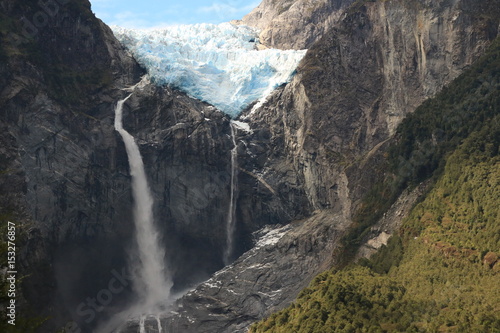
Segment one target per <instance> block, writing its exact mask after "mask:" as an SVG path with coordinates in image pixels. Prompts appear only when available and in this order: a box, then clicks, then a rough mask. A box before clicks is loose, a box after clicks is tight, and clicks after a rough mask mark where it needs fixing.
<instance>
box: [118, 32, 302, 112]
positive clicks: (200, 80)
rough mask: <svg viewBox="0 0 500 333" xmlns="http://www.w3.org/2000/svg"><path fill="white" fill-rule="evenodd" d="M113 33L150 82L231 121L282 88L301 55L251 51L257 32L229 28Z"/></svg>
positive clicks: (297, 52) (290, 52)
mask: <svg viewBox="0 0 500 333" xmlns="http://www.w3.org/2000/svg"><path fill="white" fill-rule="evenodd" d="M113 32H114V34H115V36H116V37H117V38H118V40H119V41H120V42H121V43H122V44H123V45H125V47H127V48H128V49H129V50H130V51H131V52H132V54H133V55H134V57H135V58H136V59H137V61H138V62H139V63H140V64H141V65H142V66H144V67H145V68H146V69H147V71H148V74H149V75H150V78H151V80H152V81H153V82H155V83H157V84H160V85H163V84H168V85H170V86H173V87H176V88H179V89H181V90H183V91H185V92H186V93H187V94H188V95H190V96H192V97H194V98H197V99H200V100H203V101H206V102H208V103H210V104H213V105H214V106H216V107H217V108H219V109H220V110H221V111H223V112H225V113H227V114H229V115H230V116H232V117H235V116H236V115H238V114H239V113H240V112H241V111H242V110H243V109H244V108H245V107H247V106H248V105H249V104H250V103H252V102H254V101H256V100H261V99H263V98H265V97H266V96H267V95H269V94H270V93H271V92H272V91H273V90H274V89H275V88H276V87H278V86H279V85H281V84H283V83H286V82H288V81H289V80H290V79H291V77H292V75H293V72H294V71H295V69H296V67H297V65H298V63H299V61H300V60H301V59H302V57H303V56H304V55H305V52H306V50H299V51H295V50H286V51H283V50H276V49H266V50H261V51H257V50H256V43H257V35H258V33H257V31H256V30H254V29H252V28H249V27H247V26H236V25H232V24H230V23H222V24H218V25H214V24H193V25H178V26H170V27H167V28H162V29H152V30H135V29H125V28H121V27H113Z"/></svg>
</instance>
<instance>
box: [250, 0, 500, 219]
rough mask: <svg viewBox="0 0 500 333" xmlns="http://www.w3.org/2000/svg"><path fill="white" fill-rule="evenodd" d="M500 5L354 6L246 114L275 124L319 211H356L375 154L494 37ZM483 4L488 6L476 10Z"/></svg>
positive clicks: (255, 122) (291, 169) (273, 130)
mask: <svg viewBox="0 0 500 333" xmlns="http://www.w3.org/2000/svg"><path fill="white" fill-rule="evenodd" d="M496 3H498V2H497V1H484V2H481V3H480V4H478V3H476V6H473V4H472V3H471V2H469V1H467V0H463V1H460V0H457V1H451V2H450V1H444V0H443V1H427V2H425V3H422V2H420V1H410V2H398V1H380V2H365V3H364V4H363V5H358V4H356V5H353V7H352V8H350V9H349V10H347V11H346V14H345V15H344V16H343V17H342V19H341V20H340V21H339V22H338V23H337V24H335V25H334V26H333V27H332V28H331V29H330V30H329V31H328V33H326V34H325V35H324V36H323V37H322V38H321V39H320V40H319V41H317V42H316V43H315V44H314V45H313V46H312V47H311V48H310V49H309V51H308V53H307V54H306V56H305V57H304V59H303V60H302V62H301V64H300V65H299V68H298V69H297V75H296V76H295V77H294V79H293V81H292V82H291V83H289V84H288V85H287V86H286V87H284V88H282V89H279V90H277V91H276V92H275V93H274V94H273V95H272V96H271V97H270V98H268V101H267V103H265V104H264V105H263V106H262V107H261V108H260V109H258V110H255V111H254V112H251V113H250V114H248V115H246V116H244V117H246V119H247V120H248V121H249V122H250V123H251V124H252V127H253V128H260V127H266V128H268V131H269V133H270V134H269V135H270V142H275V143H281V145H276V147H280V148H279V151H278V149H274V145H271V152H269V155H268V156H279V157H280V158H281V159H282V160H283V161H285V164H286V165H288V167H287V171H286V173H287V174H295V175H296V177H297V179H299V180H300V182H301V184H302V188H303V189H304V191H305V192H306V196H307V198H308V201H309V203H310V205H311V207H312V209H313V210H314V209H336V210H341V211H343V212H345V214H346V216H347V217H349V216H350V214H351V212H352V211H353V210H355V209H356V207H357V205H356V204H357V202H358V200H359V198H360V197H361V196H362V195H363V194H364V191H365V190H366V188H369V184H370V177H371V174H372V173H373V172H375V169H376V166H377V165H380V164H379V163H377V161H376V160H377V158H380V155H379V154H377V152H378V151H383V150H384V149H385V148H386V147H387V145H388V142H387V140H388V139H389V138H390V137H391V135H392V134H393V133H394V131H395V129H396V127H397V125H398V124H399V123H400V122H401V120H402V119H403V118H404V117H405V116H406V115H408V114H409V113H411V112H413V110H414V109H415V108H416V107H417V106H418V105H420V103H422V102H423V101H424V100H425V99H426V98H429V97H431V96H433V95H434V94H435V93H436V92H438V91H439V90H440V89H441V88H442V87H443V86H444V85H445V84H447V83H449V82H450V81H451V80H453V79H454V78H455V77H457V75H459V73H461V72H462V71H463V69H464V68H466V67H467V66H468V65H470V64H471V63H472V62H473V61H474V60H475V59H477V57H478V56H479V55H480V54H482V52H483V51H484V49H485V48H486V46H487V45H489V43H490V41H491V40H492V39H493V38H494V37H495V36H496V35H497V33H498V23H499V22H498V21H499V15H498V9H496V8H497V7H495V4H496ZM483 10H484V11H485V13H486V12H487V13H490V14H488V15H486V16H484V15H482V14H479V12H480V11H483ZM377 156H379V157H377ZM275 161H276V159H273V158H270V161H269V162H268V163H267V164H266V165H265V166H264V170H266V172H267V173H268V174H272V173H273V172H276V173H283V171H280V170H279V168H278V167H275V166H274V163H275ZM280 166H281V167H283V164H280ZM370 170H371V171H370ZM379 171H380V170H379Z"/></svg>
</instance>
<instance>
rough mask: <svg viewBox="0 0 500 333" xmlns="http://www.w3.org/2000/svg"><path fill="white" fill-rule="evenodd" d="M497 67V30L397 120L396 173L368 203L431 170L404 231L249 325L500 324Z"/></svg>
mask: <svg viewBox="0 0 500 333" xmlns="http://www.w3.org/2000/svg"><path fill="white" fill-rule="evenodd" d="M499 69H500V39H498V38H497V40H496V41H495V42H494V43H493V45H492V47H491V48H490V50H489V51H488V52H487V54H486V55H485V56H484V57H483V58H481V59H480V60H479V61H478V62H477V63H476V64H475V65H474V66H472V67H471V68H470V69H469V70H468V71H466V72H465V73H464V74H463V75H461V76H460V77H459V78H458V79H456V80H455V81H454V82H453V83H452V84H451V85H450V86H449V87H447V88H445V89H444V90H443V91H442V92H441V93H440V94H438V96H436V97H435V98H433V99H430V100H428V101H427V102H425V103H424V104H423V105H422V106H421V107H419V108H418V109H417V110H416V112H415V113H414V114H413V115H411V116H409V117H408V118H407V119H406V120H405V121H403V123H402V124H401V126H400V127H399V130H398V133H397V142H396V144H395V145H393V148H392V149H391V152H390V155H389V156H388V161H389V164H391V165H392V167H393V169H392V170H393V171H394V176H392V177H386V178H385V179H384V181H382V182H381V183H380V186H379V187H378V188H377V189H376V191H374V192H373V193H371V194H370V196H369V197H368V199H367V200H371V203H369V204H367V205H366V206H365V207H374V208H377V207H380V206H378V205H377V202H378V203H379V204H380V205H382V203H381V202H382V201H383V200H384V199H386V198H387V196H383V195H382V196H379V197H378V198H377V196H376V195H375V193H376V192H377V191H379V193H384V192H383V191H389V193H397V192H398V191H399V190H400V189H401V188H403V187H406V186H408V185H409V186H412V185H414V184H417V183H418V182H420V181H422V180H424V179H427V178H429V177H434V178H435V185H434V187H433V189H432V190H431V191H430V192H429V193H428V194H427V195H426V197H425V198H424V199H423V201H422V202H420V203H419V204H417V205H416V207H414V209H413V210H412V212H411V214H410V216H409V217H407V218H406V219H405V220H404V222H403V225H402V228H401V230H400V232H399V234H398V235H394V236H393V237H392V238H391V239H390V240H389V243H388V245H387V246H383V247H382V248H381V249H380V250H379V252H378V253H377V254H375V255H374V256H372V258H371V259H370V260H361V261H360V262H359V263H358V264H352V265H349V266H347V267H345V268H343V269H340V270H335V269H333V270H330V271H327V272H325V273H323V274H320V275H319V276H317V277H316V278H315V279H314V281H313V282H312V283H311V285H310V286H309V287H308V288H306V289H305V290H304V291H303V292H302V293H301V294H300V295H299V297H298V299H297V300H296V301H295V302H294V303H293V304H292V305H291V306H290V307H288V308H286V309H284V310H282V311H281V312H278V313H276V314H273V315H271V316H270V317H269V318H267V319H266V320H264V321H262V322H259V323H257V324H255V325H253V326H252V328H251V330H250V332H253V333H260V332H499V331H500V315H499V313H500V308H499V305H498V300H499V299H500V289H499V288H498V285H499V284H500V272H499V271H500V261H499V259H498V257H499V255H500V224H499V223H498V221H500V209H499V207H498V198H500V112H499V111H500V94H499V91H500V70H499ZM395 184H396V185H395ZM403 185H404V186H403ZM380 191H382V192H380ZM391 195H392V194H391ZM366 202H369V201H366ZM367 212H369V211H367ZM372 212H373V211H372ZM381 212H382V213H383V210H381ZM377 215H380V214H377ZM365 216H368V214H366V215H365ZM358 217H359V215H358ZM366 219H367V217H365V221H364V222H365V223H366ZM359 223H363V221H358V226H359V225H360V224H359ZM367 225H369V224H368V223H367V224H366V225H365V226H367ZM356 231H357V232H359V231H360V229H356ZM355 236H356V235H355V234H353V233H351V238H350V239H348V240H350V241H352V240H355V239H356V237H355Z"/></svg>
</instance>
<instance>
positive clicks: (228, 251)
mask: <svg viewBox="0 0 500 333" xmlns="http://www.w3.org/2000/svg"><path fill="white" fill-rule="evenodd" d="M229 125H230V127H231V139H232V141H233V149H231V194H230V197H229V211H228V213H227V223H226V248H225V250H224V257H223V260H224V265H228V264H229V263H230V260H231V256H232V255H233V251H234V232H235V227H236V202H235V201H236V197H235V192H236V190H237V188H236V187H237V186H236V185H237V184H236V169H237V168H238V145H237V144H236V133H235V129H234V126H235V125H234V124H233V121H232V120H231V122H230V123H229Z"/></svg>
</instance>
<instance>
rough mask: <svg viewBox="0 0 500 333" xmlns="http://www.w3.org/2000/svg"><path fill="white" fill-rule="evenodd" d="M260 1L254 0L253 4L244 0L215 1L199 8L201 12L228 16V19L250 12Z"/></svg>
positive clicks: (223, 16)
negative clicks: (244, 2) (245, 3)
mask: <svg viewBox="0 0 500 333" xmlns="http://www.w3.org/2000/svg"><path fill="white" fill-rule="evenodd" d="M258 4H259V1H253V2H252V3H251V4H249V5H248V4H247V5H244V4H243V1H234V0H230V1H226V2H214V3H212V5H211V6H203V7H200V8H198V12H199V13H205V14H216V15H218V16H219V17H221V18H226V19H228V20H231V19H237V18H240V17H234V16H235V15H243V14H247V13H248V12H250V11H251V10H252V9H254V8H255V7H257V6H258Z"/></svg>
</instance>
